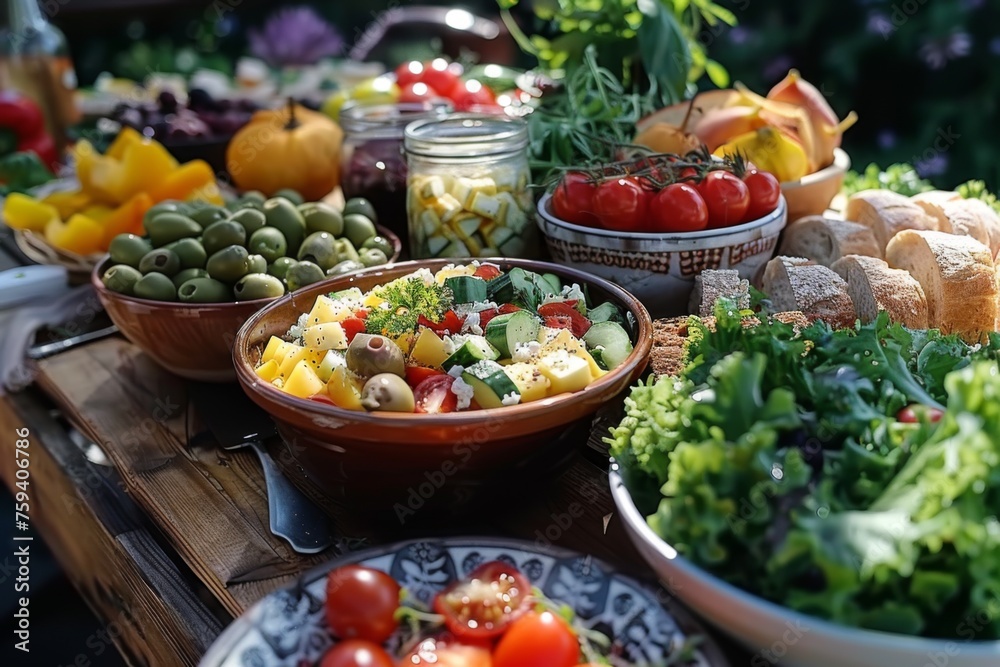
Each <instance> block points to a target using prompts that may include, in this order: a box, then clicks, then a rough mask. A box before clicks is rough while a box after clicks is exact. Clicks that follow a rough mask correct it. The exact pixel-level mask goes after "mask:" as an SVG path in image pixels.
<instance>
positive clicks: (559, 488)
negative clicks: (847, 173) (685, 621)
mask: <svg viewBox="0 0 1000 667" xmlns="http://www.w3.org/2000/svg"><path fill="white" fill-rule="evenodd" d="M63 418H65V420H66V421H67V422H68V425H70V426H71V427H72V428H67V425H66V424H65V423H64V422H63ZM24 427H27V428H28V429H29V430H30V438H29V439H30V442H31V444H30V456H31V467H30V471H31V486H30V491H31V522H32V528H33V530H35V531H36V532H37V533H38V534H40V535H41V537H42V538H44V539H45V541H46V542H47V543H48V544H49V545H50V546H51V547H52V551H53V553H55V554H56V555H57V557H58V558H59V559H60V562H61V565H62V567H63V568H64V569H65V571H66V572H67V574H68V576H69V577H70V579H71V580H72V581H73V582H74V584H75V585H76V587H77V588H78V589H79V591H80V592H81V594H82V595H83V596H84V598H85V599H86V600H87V601H88V603H89V604H90V605H91V606H92V608H93V609H94V610H95V611H96V612H97V614H98V615H99V616H100V617H101V618H102V619H103V621H105V622H107V623H109V628H114V631H113V632H110V631H109V632H110V634H111V635H112V637H114V638H115V643H116V644H117V646H118V648H119V649H120V651H121V653H122V654H123V656H124V657H125V658H126V660H127V662H128V663H129V664H131V665H155V666H174V665H196V664H197V663H198V660H199V658H200V657H201V655H202V654H203V653H204V652H205V650H206V649H207V648H208V646H209V645H210V644H211V643H212V641H213V640H214V639H215V637H216V636H217V635H218V634H219V632H221V631H222V629H223V628H224V627H225V626H226V625H227V624H228V623H229V622H230V621H231V620H232V619H233V617H234V616H236V615H238V614H240V613H242V612H243V611H244V610H245V609H246V608H247V607H248V606H249V605H251V604H253V603H254V602H255V601H256V600H257V599H259V598H260V597H262V596H263V595H265V594H266V593H268V592H270V591H272V590H274V589H276V588H278V587H280V586H283V585H287V584H289V583H290V582H292V581H293V580H294V578H295V577H296V575H298V574H299V573H301V572H303V571H304V570H307V569H308V568H310V567H312V566H314V565H316V564H318V563H321V562H323V561H326V560H329V559H331V558H334V557H335V556H336V555H337V553H338V550H339V551H340V552H345V551H348V550H355V549H358V548H363V547H366V546H373V545H375V544H380V543H385V542H391V541H395V540H399V539H404V538H409V537H417V536H420V535H427V534H428V533H429V532H432V531H433V532H435V533H436V534H488V535H500V536H510V537H518V538H522V539H527V540H531V541H550V542H551V543H552V544H557V545H560V546H564V547H567V548H570V549H575V550H578V551H583V552H586V553H591V554H593V555H595V556H597V557H599V558H601V559H604V560H606V561H608V562H610V563H612V564H614V565H616V566H619V567H621V568H623V569H625V570H631V571H633V572H634V573H637V574H642V573H643V572H648V570H647V569H646V568H645V567H644V566H643V564H642V562H641V560H640V558H639V556H638V554H637V553H636V552H635V551H634V549H633V548H632V546H631V544H630V543H629V540H628V538H627V536H626V535H625V532H624V530H623V528H622V526H621V523H620V521H619V520H618V517H617V515H616V514H615V511H614V503H613V501H612V500H611V497H610V493H609V490H608V483H607V470H606V466H605V460H606V459H605V456H604V454H603V452H601V451H600V448H601V445H600V443H599V438H593V437H592V438H591V442H590V443H588V445H587V446H586V447H585V446H583V442H581V443H580V444H581V446H580V447H579V449H580V453H579V454H578V455H576V456H575V458H574V460H573V461H571V462H570V463H569V464H568V465H567V466H566V467H565V469H564V471H563V472H561V474H560V475H559V476H558V477H557V478H555V479H552V480H551V481H548V482H547V483H545V484H543V485H538V486H539V488H529V489H524V490H523V491H522V490H521V489H519V487H518V485H517V480H513V481H512V485H511V486H512V488H513V489H515V491H514V492H515V493H528V494H531V496H530V502H527V503H521V504H520V505H519V506H518V507H517V508H516V509H512V508H510V507H509V506H508V505H506V504H505V506H504V509H505V511H503V512H495V513H492V514H491V515H489V516H477V517H476V518H475V519H474V520H466V521H464V522H462V523H460V524H459V523H454V522H447V525H437V526H433V525H429V524H428V523H427V522H424V524H423V525H412V526H411V525H410V524H409V523H407V524H404V525H403V526H399V525H397V526H396V527H395V528H392V529H386V528H384V527H382V528H378V529H375V528H373V527H372V526H367V525H361V524H359V523H358V522H357V521H354V522H352V520H351V516H352V514H351V512H350V511H349V510H350V508H349V507H346V506H337V505H334V504H331V503H330V502H329V501H321V504H322V505H323V507H324V509H326V510H327V511H328V513H329V515H330V516H331V518H332V520H333V524H334V526H335V528H336V531H337V534H338V535H339V536H340V537H339V540H338V544H337V545H336V547H335V548H331V549H328V550H327V551H326V552H324V553H321V554H317V555H314V556H302V555H299V554H297V553H295V552H294V551H292V550H291V549H290V548H289V547H288V546H287V545H286V544H285V543H284V542H283V541H282V540H280V539H278V538H276V537H274V536H273V535H272V534H271V533H270V531H269V530H268V511H267V498H266V495H265V487H264V480H263V475H262V473H261V470H260V466H259V464H258V463H257V461H256V458H255V456H254V455H253V454H252V453H250V452H248V451H235V452H227V451H223V450H222V449H220V448H219V447H217V446H216V443H215V442H214V441H213V440H212V439H211V438H210V437H207V438H206V437H205V433H203V431H204V429H203V428H202V427H201V425H200V423H199V421H198V418H197V415H196V414H195V412H194V409H193V407H192V406H191V405H190V404H189V402H188V397H187V392H186V389H185V384H184V382H183V381H181V380H180V379H178V378H176V377H174V376H172V375H170V374H168V373H167V372H165V371H163V370H161V369H160V368H159V367H157V366H156V365H155V364H154V363H153V362H152V361H151V360H150V359H148V358H147V357H146V356H145V355H143V354H142V353H141V352H140V351H139V350H138V349H137V348H135V347H134V346H132V345H131V344H130V343H128V342H127V341H125V340H124V339H123V338H120V337H117V336H115V337H112V338H107V339H104V340H101V341H98V342H94V343H91V344H89V345H85V346H82V347H78V348H75V349H72V350H70V351H67V352H64V353H62V354H60V355H57V356H54V357H51V358H49V359H46V360H43V361H41V362H39V374H38V378H37V381H36V386H35V387H34V388H32V389H30V390H29V391H27V392H24V393H20V394H14V395H10V396H7V397H5V398H4V399H3V400H0V433H3V437H2V438H0V477H2V478H3V480H4V482H5V483H6V484H7V486H8V487H11V488H12V489H13V488H14V483H15V471H16V468H15V466H14V460H15V454H14V452H13V449H14V437H13V436H12V435H11V434H12V433H13V432H14V430H15V429H16V428H24ZM73 431H78V433H74V432H73ZM79 434H82V435H83V436H84V437H83V438H80V437H78V436H79ZM583 439H585V437H581V441H582V440H583ZM85 440H89V441H91V442H92V443H97V445H98V446H99V448H100V451H103V453H104V454H105V455H106V457H107V459H108V463H109V464H110V465H97V464H95V463H93V462H92V460H91V459H94V458H99V457H100V452H99V451H97V450H96V449H93V448H91V450H90V452H91V456H89V458H88V455H87V454H86V453H85V452H86V451H87V443H86V442H85ZM192 442H193V443H195V444H193V445H192V444H191V443H192ZM269 446H270V448H271V453H272V455H274V456H275V457H281V456H287V455H286V454H284V453H283V448H282V446H281V444H280V442H271V443H269ZM94 454H96V456H95V455H94ZM316 499H317V500H320V498H319V496H318V495H317V496H316ZM720 643H721V642H720ZM724 648H725V650H726V651H727V653H728V654H729V657H730V659H731V660H732V664H733V665H734V666H735V665H746V664H748V662H749V657H748V655H747V654H746V653H743V652H740V651H738V650H736V649H733V648H732V647H731V645H728V644H726V645H724Z"/></svg>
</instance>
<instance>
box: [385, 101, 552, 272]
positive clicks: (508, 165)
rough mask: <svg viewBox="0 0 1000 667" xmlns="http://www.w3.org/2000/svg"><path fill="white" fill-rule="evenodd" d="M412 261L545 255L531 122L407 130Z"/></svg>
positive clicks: (465, 121)
mask: <svg viewBox="0 0 1000 667" xmlns="http://www.w3.org/2000/svg"><path fill="white" fill-rule="evenodd" d="M404 143H405V147H406V157H407V163H408V164H409V177H408V179H409V187H408V188H407V195H406V210H407V217H408V218H409V223H410V256H411V257H413V258H425V257H495V256H502V257H537V256H538V255H540V253H541V248H540V244H539V238H538V228H537V227H536V226H535V205H534V198H533V197H532V194H531V191H530V189H529V185H530V171H529V169H528V153H527V149H528V125H527V123H525V121H523V120H521V119H519V118H508V117H503V116H491V115H481V114H454V115H451V116H448V117H447V118H444V119H439V120H423V121H418V122H415V123H412V124H410V125H409V126H407V128H406V138H405V142H404Z"/></svg>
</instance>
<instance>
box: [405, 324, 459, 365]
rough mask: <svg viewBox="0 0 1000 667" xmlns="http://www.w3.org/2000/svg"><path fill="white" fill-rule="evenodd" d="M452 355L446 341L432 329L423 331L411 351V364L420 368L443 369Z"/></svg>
mask: <svg viewBox="0 0 1000 667" xmlns="http://www.w3.org/2000/svg"><path fill="white" fill-rule="evenodd" d="M450 355H451V352H449V351H448V349H447V345H446V343H445V341H444V340H442V339H441V338H439V337H438V335H437V334H436V333H434V332H433V331H431V330H430V329H423V330H422V331H421V332H420V335H419V336H417V340H416V341H415V342H414V343H413V348H412V349H411V350H410V362H411V363H413V364H416V365H418V366H427V367H429V368H441V364H443V363H444V361H445V359H447V358H448V357H449V356H450Z"/></svg>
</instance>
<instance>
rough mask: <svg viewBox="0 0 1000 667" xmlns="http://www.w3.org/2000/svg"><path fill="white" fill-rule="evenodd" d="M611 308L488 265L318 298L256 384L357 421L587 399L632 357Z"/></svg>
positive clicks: (546, 277) (273, 346) (551, 281)
mask: <svg viewBox="0 0 1000 667" xmlns="http://www.w3.org/2000/svg"><path fill="white" fill-rule="evenodd" d="M624 324H625V319H624V316H623V313H622V312H621V311H620V310H619V309H618V307H617V306H615V305H614V304H612V303H610V302H606V303H602V304H600V305H597V306H593V307H592V306H591V305H590V304H589V300H588V298H587V294H586V287H585V286H584V287H581V286H580V285H578V284H576V283H572V284H565V283H563V281H562V280H560V278H559V277H558V276H555V275H553V274H538V273H534V272H532V271H526V270H524V269H522V268H519V267H518V268H513V269H511V270H510V271H506V272H505V271H501V269H500V268H499V267H498V266H496V265H494V264H490V263H487V262H482V263H480V262H477V261H473V262H472V263H470V264H461V265H455V264H449V265H446V266H445V267H443V268H441V269H440V270H439V271H437V273H432V272H431V271H430V270H429V269H426V268H423V269H419V270H417V271H415V272H413V273H411V274H409V275H406V276H403V277H401V278H397V279H395V280H393V281H391V282H388V283H386V284H383V285H380V286H378V287H375V288H374V289H372V290H370V291H369V292H368V293H362V292H361V290H360V289H358V288H351V289H348V290H344V291H341V292H335V293H333V294H330V295H329V296H325V295H320V296H319V297H317V298H316V300H315V302H314V304H313V307H312V310H310V311H309V312H308V313H304V314H303V315H302V316H301V317H300V318H299V320H298V322H297V323H296V324H295V325H294V326H292V327H291V328H290V330H289V331H288V336H287V339H288V340H283V339H281V338H278V337H272V338H271V339H270V341H269V342H268V344H267V346H266V348H265V349H264V351H263V354H262V355H261V360H260V363H259V365H258V366H257V368H256V373H257V375H258V376H259V377H261V378H262V379H263V380H265V381H266V382H270V383H271V384H272V385H273V386H275V387H276V388H277V389H280V390H281V391H284V392H286V393H289V394H292V395H294V396H298V397H300V398H310V399H313V400H317V401H321V402H326V403H331V404H333V405H336V406H339V407H341V408H347V409H350V410H372V411H391V412H422V413H443V412H455V411H460V410H475V409H479V408H499V407H503V406H509V405H517V404H519V403H528V402H531V401H537V400H539V399H542V398H546V397H548V396H554V395H556V394H561V393H564V392H573V391H579V390H580V389H583V388H584V387H586V386H587V385H589V384H590V383H592V382H594V381H595V380H597V379H598V378H600V377H602V376H603V375H604V374H606V373H607V372H608V371H610V370H613V369H614V368H616V367H617V366H618V365H619V364H621V363H622V362H624V361H625V359H626V358H627V357H628V356H629V354H631V352H632V341H631V339H630V336H629V334H628V332H627V331H626V329H625V328H624V326H623V325H624Z"/></svg>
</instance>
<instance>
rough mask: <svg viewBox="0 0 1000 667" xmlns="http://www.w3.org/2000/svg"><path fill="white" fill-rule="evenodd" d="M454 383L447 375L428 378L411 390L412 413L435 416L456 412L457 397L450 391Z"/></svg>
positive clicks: (453, 379) (442, 374)
mask: <svg viewBox="0 0 1000 667" xmlns="http://www.w3.org/2000/svg"><path fill="white" fill-rule="evenodd" d="M454 383H455V378H453V377H452V376H450V375H448V374H447V373H441V374H440V375H434V376H431V377H428V378H427V379H426V380H424V381H423V382H421V383H420V384H418V385H417V386H416V388H414V390H413V403H414V405H415V407H414V410H413V411H414V412H423V413H426V414H432V415H437V414H442V413H445V412H455V411H456V410H458V396H456V395H455V393H454V392H453V391H452V390H451V385H453V384H454Z"/></svg>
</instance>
